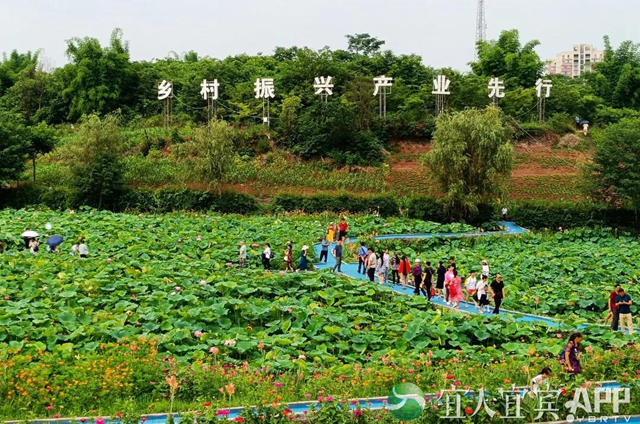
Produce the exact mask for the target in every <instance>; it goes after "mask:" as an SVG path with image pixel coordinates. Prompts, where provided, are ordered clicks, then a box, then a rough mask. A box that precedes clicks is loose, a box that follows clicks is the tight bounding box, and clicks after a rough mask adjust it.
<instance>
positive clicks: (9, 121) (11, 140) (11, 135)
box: [0, 112, 29, 185]
mask: <svg viewBox="0 0 640 424" xmlns="http://www.w3.org/2000/svg"><path fill="white" fill-rule="evenodd" d="M24 135H25V126H24V121H23V119H22V117H21V116H20V115H18V114H15V113H10V112H0V185H1V184H7V183H10V182H12V181H18V180H19V179H20V176H21V175H22V173H23V172H24V169H25V166H26V162H25V159H26V154H27V148H28V147H29V144H28V141H27V140H26V138H25V137H24Z"/></svg>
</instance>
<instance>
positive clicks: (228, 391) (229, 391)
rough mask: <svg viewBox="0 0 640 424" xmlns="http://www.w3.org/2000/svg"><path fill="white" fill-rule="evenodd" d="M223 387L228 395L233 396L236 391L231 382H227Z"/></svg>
mask: <svg viewBox="0 0 640 424" xmlns="http://www.w3.org/2000/svg"><path fill="white" fill-rule="evenodd" d="M224 388H225V389H226V390H227V393H229V396H233V394H234V393H235V392H236V386H234V385H233V383H229V384H227V385H226V386H224Z"/></svg>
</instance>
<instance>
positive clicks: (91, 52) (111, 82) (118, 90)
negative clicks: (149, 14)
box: [62, 29, 137, 120]
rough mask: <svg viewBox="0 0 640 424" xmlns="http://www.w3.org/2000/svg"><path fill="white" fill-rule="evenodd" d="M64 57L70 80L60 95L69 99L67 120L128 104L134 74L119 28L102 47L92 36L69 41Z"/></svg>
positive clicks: (127, 49)
mask: <svg viewBox="0 0 640 424" xmlns="http://www.w3.org/2000/svg"><path fill="white" fill-rule="evenodd" d="M67 56H68V57H69V60H70V61H71V64H69V65H67V68H68V69H69V72H70V73H71V74H72V79H71V81H70V84H69V86H68V87H67V88H66V89H65V90H64V91H63V92H62V95H63V97H64V98H66V99H68V100H69V102H70V110H69V119H71V120H75V119H78V118H80V117H81V116H82V115H88V114H92V113H97V114H98V115H105V114H108V113H111V112H114V111H116V110H117V109H119V108H122V107H123V106H128V104H129V103H130V100H131V99H132V95H133V93H134V90H135V83H136V80H137V75H136V74H135V73H134V72H133V67H132V65H131V62H130V58H129V45H128V43H126V42H124V41H122V31H121V30H120V29H115V30H114V31H113V33H112V34H111V42H110V45H109V46H108V47H104V48H103V47H101V46H100V42H99V41H98V40H97V39H95V38H90V37H86V38H83V39H80V38H74V39H71V40H69V41H68V42H67Z"/></svg>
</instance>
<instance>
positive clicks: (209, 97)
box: [200, 78, 220, 122]
mask: <svg viewBox="0 0 640 424" xmlns="http://www.w3.org/2000/svg"><path fill="white" fill-rule="evenodd" d="M219 88H220V83H218V79H217V78H216V79H214V80H213V81H208V80H206V79H203V80H202V83H200V95H201V96H202V98H203V99H204V100H206V101H207V111H208V118H209V122H211V118H213V117H214V116H215V114H216V105H217V100H218V89H219Z"/></svg>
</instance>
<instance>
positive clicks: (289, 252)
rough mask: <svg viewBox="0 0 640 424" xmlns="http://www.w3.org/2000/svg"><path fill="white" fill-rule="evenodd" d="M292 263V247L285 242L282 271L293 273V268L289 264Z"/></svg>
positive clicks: (289, 243)
mask: <svg viewBox="0 0 640 424" xmlns="http://www.w3.org/2000/svg"><path fill="white" fill-rule="evenodd" d="M292 262H293V246H292V245H291V242H290V241H288V242H287V248H286V249H285V251H284V263H285V264H286V266H285V268H284V271H285V272H287V271H291V272H293V266H292V265H291V263H292Z"/></svg>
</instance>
